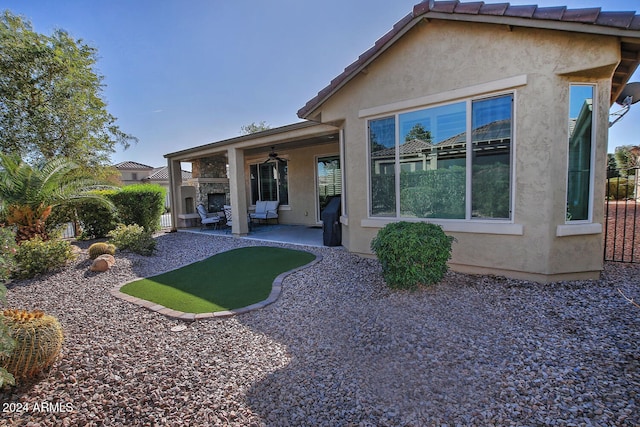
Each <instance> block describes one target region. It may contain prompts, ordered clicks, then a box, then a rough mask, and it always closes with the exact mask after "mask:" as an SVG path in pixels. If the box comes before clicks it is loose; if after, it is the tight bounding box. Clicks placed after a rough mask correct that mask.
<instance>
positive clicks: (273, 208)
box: [265, 200, 279, 213]
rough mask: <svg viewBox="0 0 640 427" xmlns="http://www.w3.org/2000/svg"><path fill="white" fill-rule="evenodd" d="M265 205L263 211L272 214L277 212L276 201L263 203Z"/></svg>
mask: <svg viewBox="0 0 640 427" xmlns="http://www.w3.org/2000/svg"><path fill="white" fill-rule="evenodd" d="M265 203H266V208H265V211H267V212H273V213H277V212H278V204H279V202H278V201H277V200H276V201H272V202H265Z"/></svg>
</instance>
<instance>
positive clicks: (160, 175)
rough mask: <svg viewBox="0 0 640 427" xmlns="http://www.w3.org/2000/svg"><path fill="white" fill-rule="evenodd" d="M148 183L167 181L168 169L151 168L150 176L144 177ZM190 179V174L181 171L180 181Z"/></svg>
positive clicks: (164, 167)
mask: <svg viewBox="0 0 640 427" xmlns="http://www.w3.org/2000/svg"><path fill="white" fill-rule="evenodd" d="M145 179H148V180H149V181H168V180H169V168H168V167H167V166H163V167H161V168H153V171H152V172H151V174H150V175H149V176H148V177H146V178H145ZM188 179H191V172H189V171H185V170H183V171H182V180H183V181H186V180H188Z"/></svg>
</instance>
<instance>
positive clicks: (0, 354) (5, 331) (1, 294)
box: [0, 283, 16, 388]
mask: <svg viewBox="0 0 640 427" xmlns="http://www.w3.org/2000/svg"><path fill="white" fill-rule="evenodd" d="M6 301H7V288H6V287H5V286H4V284H2V283H0V305H4V304H5V302H6ZM15 346H16V342H15V340H14V339H13V338H12V337H11V332H10V331H9V328H8V327H7V325H6V324H5V323H4V322H0V360H1V359H2V358H4V357H9V356H10V355H11V352H12V351H13V349H14V348H15ZM15 384H16V380H15V378H14V376H13V375H12V374H11V373H10V372H9V371H7V369H6V368H4V367H3V366H1V365H0V388H2V387H4V386H6V385H15Z"/></svg>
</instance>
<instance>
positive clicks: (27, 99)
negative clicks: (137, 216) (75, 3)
mask: <svg viewBox="0 0 640 427" xmlns="http://www.w3.org/2000/svg"><path fill="white" fill-rule="evenodd" d="M96 55H97V50H96V49H95V48H93V47H91V46H89V45H87V44H86V43H84V42H83V41H82V40H81V39H78V40H75V39H73V38H72V37H71V36H70V35H69V34H68V33H66V32H65V31H63V30H56V31H54V32H53V34H52V35H51V36H46V35H43V34H39V33H36V32H34V31H33V29H32V27H31V24H30V23H29V22H28V21H25V20H24V19H23V18H21V17H19V16H16V15H13V14H12V13H11V12H10V11H5V12H4V14H2V15H0V149H1V150H2V152H3V153H11V154H16V155H18V156H20V157H21V158H22V159H25V160H27V161H28V162H29V163H32V164H36V163H38V162H40V161H43V160H50V159H53V158H55V157H58V156H62V157H66V158H68V159H71V160H72V161H74V162H75V163H77V164H79V165H85V166H97V165H107V164H109V163H110V158H109V157H110V155H111V154H112V153H113V152H115V147H116V145H118V144H119V145H122V146H123V147H125V148H127V147H129V145H130V143H131V142H135V141H137V139H136V138H135V137H133V136H131V135H127V134H126V133H124V132H122V131H121V130H120V128H119V127H118V126H117V125H116V124H115V122H116V118H115V117H113V116H112V115H111V114H109V113H108V111H107V104H106V102H105V101H104V100H103V99H102V97H101V95H102V90H103V87H104V85H103V83H102V80H103V77H102V76H101V75H99V74H98V73H97V72H96V71H95V69H94V66H95V63H96V61H97V56H96Z"/></svg>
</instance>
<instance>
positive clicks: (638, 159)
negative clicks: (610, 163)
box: [614, 145, 640, 176]
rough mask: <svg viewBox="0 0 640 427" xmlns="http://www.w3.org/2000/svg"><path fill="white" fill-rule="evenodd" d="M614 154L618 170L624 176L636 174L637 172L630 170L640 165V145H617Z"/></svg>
mask: <svg viewBox="0 0 640 427" xmlns="http://www.w3.org/2000/svg"><path fill="white" fill-rule="evenodd" d="M614 155H615V158H616V164H617V166H618V171H619V172H620V174H621V175H622V176H627V175H629V174H634V173H635V172H633V171H631V172H630V170H631V169H637V168H638V167H640V146H635V145H621V146H620V147H616V151H615V153H614Z"/></svg>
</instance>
